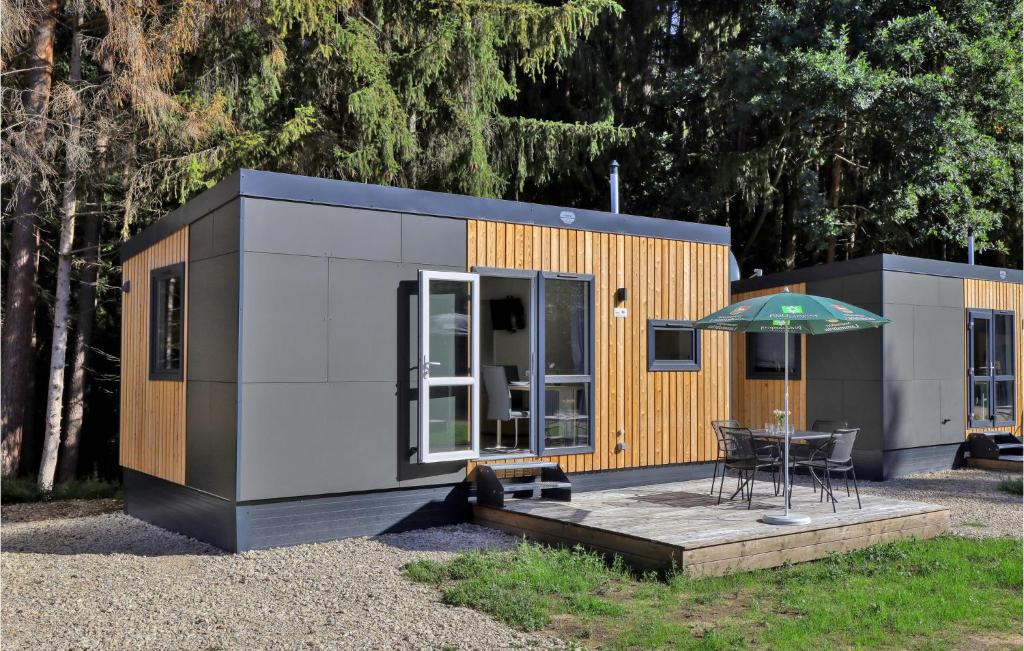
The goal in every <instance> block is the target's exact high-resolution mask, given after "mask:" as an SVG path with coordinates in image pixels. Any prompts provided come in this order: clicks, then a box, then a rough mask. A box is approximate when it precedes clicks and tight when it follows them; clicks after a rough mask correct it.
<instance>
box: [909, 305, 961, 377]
mask: <svg viewBox="0 0 1024 651" xmlns="http://www.w3.org/2000/svg"><path fill="white" fill-rule="evenodd" d="M960 302H961V303H963V299H961V301H960ZM964 331H965V321H964V308H963V307H940V306H937V307H927V306H923V305H919V306H915V307H914V339H913V348H914V377H915V378H916V379H919V380H956V379H960V380H963V376H964V373H965V368H964V359H965V357H964V355H963V352H964Z"/></svg>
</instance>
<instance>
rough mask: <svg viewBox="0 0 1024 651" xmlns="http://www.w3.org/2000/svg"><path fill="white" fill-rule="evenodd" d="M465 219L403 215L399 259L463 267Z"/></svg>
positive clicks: (408, 261) (464, 259)
mask: <svg viewBox="0 0 1024 651" xmlns="http://www.w3.org/2000/svg"><path fill="white" fill-rule="evenodd" d="M466 256H467V253H466V220H464V219H442V218H438V217H424V216H423V215H408V214H404V215H402V261H403V262H405V263H412V264H426V265H452V264H461V265H462V268H463V270H465V267H466V260H467V257H466Z"/></svg>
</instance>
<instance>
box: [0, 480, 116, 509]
mask: <svg viewBox="0 0 1024 651" xmlns="http://www.w3.org/2000/svg"><path fill="white" fill-rule="evenodd" d="M120 496H121V485H120V484H118V483H117V482H112V481H106V480H103V479H96V478H92V479H76V480H74V481H69V482H65V483H63V484H57V485H56V486H54V487H53V490H52V491H41V490H39V486H37V485H36V482H35V481H33V480H31V479H23V478H15V477H4V478H3V479H2V480H0V503H3V504H20V503H24V502H50V501H53V500H95V499H101V498H109V497H120Z"/></svg>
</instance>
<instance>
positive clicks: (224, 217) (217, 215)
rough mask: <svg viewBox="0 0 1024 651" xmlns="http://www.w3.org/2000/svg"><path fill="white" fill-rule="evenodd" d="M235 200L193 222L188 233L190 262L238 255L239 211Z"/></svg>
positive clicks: (239, 204)
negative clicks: (227, 254)
mask: <svg viewBox="0 0 1024 651" xmlns="http://www.w3.org/2000/svg"><path fill="white" fill-rule="evenodd" d="M240 207H241V201H240V200H239V199H235V200H234V201H232V202H230V203H227V204H225V205H223V206H221V207H220V208H217V209H216V210H214V211H213V212H211V213H210V214H208V215H206V216H204V217H202V218H200V219H198V220H196V221H194V222H192V224H191V225H190V226H189V231H188V259H189V261H192V262H194V261H196V260H203V259H205V258H213V257H216V256H219V255H224V254H225V253H237V252H238V246H239V231H238V228H239V210H240Z"/></svg>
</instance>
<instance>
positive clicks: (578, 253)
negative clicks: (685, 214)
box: [467, 220, 730, 472]
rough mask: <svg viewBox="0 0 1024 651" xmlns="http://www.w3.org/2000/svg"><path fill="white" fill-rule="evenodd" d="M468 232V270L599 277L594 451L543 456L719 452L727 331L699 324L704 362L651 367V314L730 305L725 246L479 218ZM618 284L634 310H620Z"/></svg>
mask: <svg viewBox="0 0 1024 651" xmlns="http://www.w3.org/2000/svg"><path fill="white" fill-rule="evenodd" d="M467 238H468V242H467V243H468V251H467V253H468V255H467V257H468V268H470V269H472V268H473V267H474V266H481V267H499V268H507V269H529V270H538V271H556V272H557V271H560V272H563V273H586V274H592V275H593V276H594V282H595V294H596V305H595V315H596V342H595V351H594V352H595V356H594V357H595V368H594V382H595V387H594V389H595V391H594V393H595V400H594V452H592V453H583V454H570V455H558V456H549V457H544V460H550V461H557V462H558V463H560V464H561V466H562V468H564V469H565V470H566V471H567V472H587V471H593V470H606V469H613V468H636V467H642V466H657V465H663V464H672V463H684V462H694V461H708V460H711V459H714V458H715V456H716V455H717V446H716V443H715V437H714V433H713V432H712V430H711V421H712V420H716V419H722V418H728V414H729V392H730V387H729V376H728V374H729V338H728V337H729V335H728V333H724V332H711V331H704V332H701V335H700V336H701V370H700V371H660V372H650V371H648V370H647V320H648V319H690V320H695V319H699V318H701V317H703V316H706V315H707V314H709V313H711V312H713V311H715V310H718V309H721V308H723V307H725V306H726V305H728V303H729V300H730V298H729V257H728V256H729V250H728V247H726V246H723V245H714V244H699V243H695V242H679V241H672V240H663V239H657V238H651V237H639V236H632V235H617V234H610V233H595V232H588V231H581V230H572V229H562V228H551V227H546V226H532V225H525V224H506V223H500V222H492V221H481V220H470V221H469V224H468V232H467ZM619 287H625V288H626V289H627V290H628V296H629V298H628V300H627V301H626V303H624V304H623V307H626V308H628V310H629V316H628V317H626V318H618V319H617V318H613V316H612V309H613V307H616V306H617V304H616V303H615V291H616V289H617V288H619ZM619 429H623V430H625V435H624V436H619V435H618V434H617V431H618V430H619ZM619 442H623V443H625V444H626V449H625V450H624V451H621V452H617V451H616V449H615V448H616V444H617V443H619ZM472 466H473V464H472V463H470V467H471V468H472Z"/></svg>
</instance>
